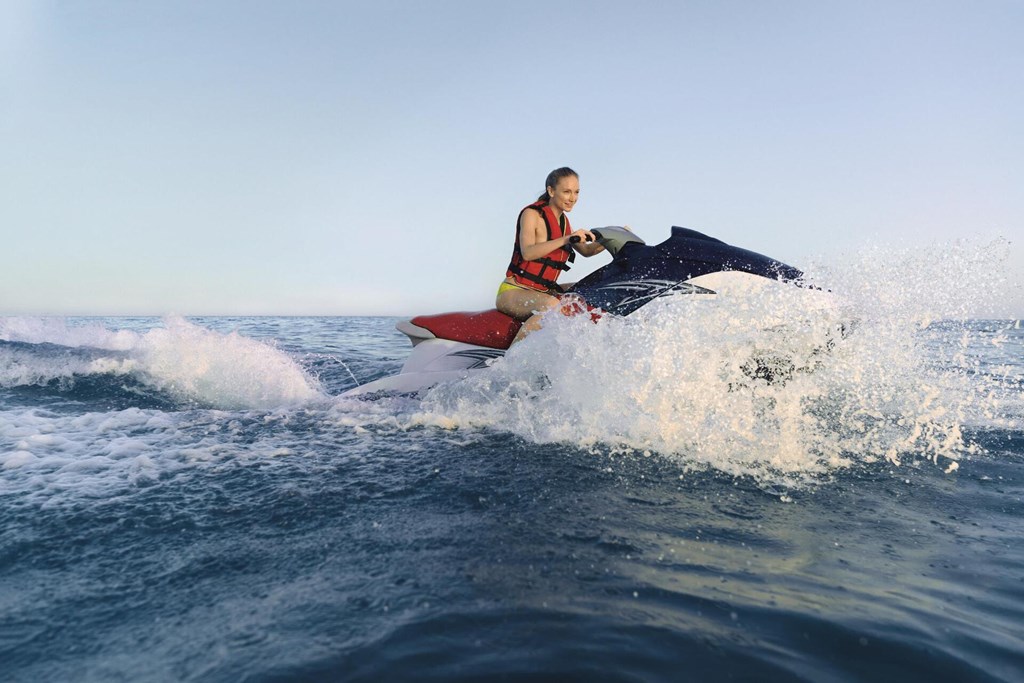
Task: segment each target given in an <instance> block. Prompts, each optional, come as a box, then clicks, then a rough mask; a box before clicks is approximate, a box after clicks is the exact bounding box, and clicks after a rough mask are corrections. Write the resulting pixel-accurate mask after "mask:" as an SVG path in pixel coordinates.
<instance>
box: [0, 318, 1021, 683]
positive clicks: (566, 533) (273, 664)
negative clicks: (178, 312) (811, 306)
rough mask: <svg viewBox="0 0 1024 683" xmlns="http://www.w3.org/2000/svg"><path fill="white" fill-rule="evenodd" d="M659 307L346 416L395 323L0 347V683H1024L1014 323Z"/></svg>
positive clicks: (365, 403)
mask: <svg viewBox="0 0 1024 683" xmlns="http://www.w3.org/2000/svg"><path fill="white" fill-rule="evenodd" d="M673 305H675V304H672V303H671V302H670V303H668V304H665V306H663V307H662V308H660V309H654V310H652V312H651V313H650V314H649V315H648V316H647V317H646V318H642V319H639V320H637V321H633V318H632V317H631V318H629V319H627V320H626V321H623V322H621V323H620V322H616V321H610V322H605V323H602V324H598V325H593V324H591V323H590V322H589V321H579V320H572V319H565V320H560V321H555V322H553V323H552V324H551V325H549V326H547V327H545V329H543V330H541V332H538V333H536V335H535V337H531V338H530V339H528V340H526V341H525V342H523V343H522V345H521V346H520V348H519V349H518V350H517V351H516V353H510V354H509V355H508V356H507V357H506V358H505V359H504V360H503V361H500V362H499V363H497V364H495V366H494V367H492V368H491V369H489V370H487V371H485V372H484V373H480V374H479V375H477V376H474V377H472V378H469V379H467V380H466V381H464V382H456V383H453V384H450V385H444V386H441V387H438V388H437V389H435V390H434V391H432V392H430V393H428V394H427V395H425V396H420V397H414V396H387V395H384V396H376V397H373V398H371V399H369V400H362V399H354V398H345V397H341V396H340V394H342V393H343V392H344V391H345V390H347V389H350V388H352V387H354V386H356V385H357V384H360V383H365V382H367V381H370V380H373V379H377V378H380V377H383V376H386V375H389V374H392V373H395V372H397V371H398V370H399V369H400V368H401V365H402V362H403V359H404V357H405V356H406V354H407V351H408V346H409V345H408V341H407V340H406V339H405V338H404V336H403V335H401V334H400V333H398V332H396V331H395V329H394V324H395V322H396V319H394V318H384V317H379V318H374V317H334V318H301V317H299V318H261V317H250V318H227V317H220V318H188V319H185V318H165V319H160V318H68V319H55V318H30V317H13V318H0V679H2V680H4V681H33V682H35V681H133V682H138V681H267V682H269V681H485V680H486V681H490V680H506V681H547V680H550V681H726V680H729V681H1020V680H1024V504H1022V495H1024V400H1022V394H1024V330H1021V329H1019V323H1016V324H1015V321H1007V320H998V321H987V320H969V321H959V322H957V321H948V320H947V321H934V320H923V319H903V318H900V319H895V318H894V317H892V316H882V317H881V318H880V319H877V320H870V319H861V320H858V321H856V325H855V326H853V329H852V333H851V334H849V335H848V336H847V338H846V339H844V340H842V341H841V342H840V343H838V344H836V345H835V347H834V348H831V349H830V350H829V351H828V352H827V353H823V354H818V353H817V351H815V353H814V354H812V356H811V357H812V362H808V363H806V364H805V366H803V367H804V371H801V372H798V373H795V374H794V375H793V376H792V377H789V378H787V380H786V381H782V382H767V381H765V380H764V379H763V378H757V377H750V376H749V375H746V374H744V373H743V372H741V370H742V368H741V362H740V360H742V359H741V358H740V357H741V356H742V355H743V354H744V353H749V352H751V349H753V350H754V351H757V350H758V348H761V347H758V348H754V347H755V346H757V345H758V344H761V345H763V344H766V343H769V341H770V340H769V341H765V340H764V339H763V338H761V337H758V338H752V337H751V336H750V335H751V334H756V335H761V334H763V331H764V330H765V329H775V328H772V327H771V326H770V325H756V326H751V325H747V326H737V325H736V324H735V320H736V317H735V316H734V315H730V316H728V317H724V318H719V317H716V316H715V315H712V314H706V315H705V317H704V318H702V319H701V320H700V323H701V324H700V326H699V327H700V330H699V334H698V332H696V331H695V332H693V333H692V334H690V336H686V335H683V336H682V337H681V336H680V334H681V333H679V332H678V320H679V317H678V313H679V312H678V311H673V310H672V306H673ZM680 305H681V304H680ZM695 315H703V314H696V313H693V312H691V313H690V315H689V317H688V320H689V321H691V323H692V321H693V320H694V316H695ZM629 321H633V322H629ZM627 323H628V324H627ZM716 325H719V327H715V326H716ZM755 328H756V330H755ZM674 330H675V331H674ZM752 330H754V331H753V332H752ZM786 334H789V333H786ZM588 335H589V336H588ZM773 335H774V336H772V337H771V339H774V340H775V343H778V344H782V345H783V346H785V347H786V348H785V349H784V351H785V352H788V353H794V352H795V351H794V349H795V346H796V344H797V342H795V341H794V337H793V336H792V335H791V334H790V335H789V336H786V337H785V339H784V340H782V341H780V337H779V333H778V330H777V329H776V330H775V332H773ZM581 340H586V341H585V342H584V341H581ZM787 344H788V346H787ZM752 345H753V346H752ZM813 348H815V349H817V348H818V347H817V346H815V347H813ZM738 359H739V360H738ZM553 361H557V362H553Z"/></svg>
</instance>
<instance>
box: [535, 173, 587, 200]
mask: <svg viewBox="0 0 1024 683" xmlns="http://www.w3.org/2000/svg"><path fill="white" fill-rule="evenodd" d="M569 176H573V177H575V178H579V177H580V175H579V173H577V172H576V171H574V170H572V169H571V168H569V167H568V166H563V167H562V168H556V169H555V170H554V171H552V172H551V173H548V179H547V180H545V181H544V191H543V192H541V194H540V196H539V197H537V201H538V202H546V201H548V200H549V199H551V197H549V196H548V188H549V187H558V181H559V180H561V179H562V178H568V177H569Z"/></svg>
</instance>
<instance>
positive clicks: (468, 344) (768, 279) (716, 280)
mask: <svg viewBox="0 0 1024 683" xmlns="http://www.w3.org/2000/svg"><path fill="white" fill-rule="evenodd" d="M591 232H592V233H593V234H594V236H595V237H597V240H598V242H599V243H600V244H601V245H602V246H604V248H605V249H606V250H607V251H608V253H610V254H611V256H612V261H611V263H608V264H607V265H605V266H602V267H601V268H599V269H597V270H596V271H594V272H593V273H591V274H590V275H588V276H586V277H585V278H583V279H582V280H580V281H579V282H577V283H575V284H574V285H573V286H572V287H570V288H569V290H568V292H567V293H566V297H565V299H563V300H564V301H566V303H567V305H566V306H564V307H563V312H565V313H567V314H571V313H572V312H573V310H574V311H576V312H582V311H584V310H586V311H589V312H590V313H591V315H592V317H594V318H595V319H596V318H599V317H600V316H602V315H608V314H610V315H616V316H627V315H630V314H632V313H633V312H635V311H636V310H637V309H639V308H640V307H642V306H644V305H646V304H648V303H650V302H651V301H654V300H655V299H659V298H662V297H666V296H675V295H693V296H700V297H710V298H714V297H715V296H721V295H727V296H733V295H735V296H743V295H748V294H750V293H751V292H752V291H755V290H757V289H759V288H762V287H764V286H770V285H771V283H780V282H781V283H790V284H791V285H793V286H795V285H797V284H799V281H800V279H801V278H802V276H803V273H802V272H801V271H800V270H798V269H796V268H794V267H792V266H789V265H786V264H785V263H782V262H780V261H776V260H775V259H772V258H769V257H767V256H763V255H761V254H757V253H755V252H752V251H748V250H746V249H741V248H739V247H734V246H732V245H729V244H726V243H725V242H723V241H721V240H719V239H716V238H714V237H710V236H708V235H705V234H703V233H700V232H697V231H696V230H690V229H688V228H681V227H677V226H673V228H672V233H671V235H670V237H669V238H668V239H667V240H665V241H664V242H662V243H661V244H657V245H654V246H649V245H647V244H646V243H645V242H644V241H643V240H642V239H641V238H640V237H638V236H637V235H635V234H634V233H632V232H631V231H629V230H626V229H625V228H621V227H617V226H609V227H604V228H595V229H592V230H591ZM584 306H585V308H584ZM566 309H573V310H566ZM521 325H522V323H521V322H520V321H518V320H516V319H514V318H512V317H511V316H508V315H505V314H504V313H501V312H500V311H498V310H496V309H489V310H485V311H476V312H456V313H441V314H437V315H420V316H416V317H414V318H412V319H410V320H403V321H401V322H399V323H398V324H397V325H396V328H397V329H398V330H399V331H400V332H403V333H404V334H406V335H407V336H408V337H409V340H410V341H411V342H412V345H413V349H412V353H411V354H410V356H409V358H408V360H406V362H405V365H404V366H403V367H402V370H401V372H400V373H399V374H398V375H394V376H391V377H385V378H382V379H379V380H376V381H373V382H369V383H367V384H364V385H362V386H359V387H356V388H354V389H351V390H349V391H347V392H345V393H344V394H343V396H365V395H368V394H375V393H378V392H394V393H414V392H420V391H422V390H425V389H427V388H429V387H431V386H434V385H435V384H438V383H440V382H445V381H452V380H458V379H461V378H464V377H466V376H467V375H468V374H469V373H471V372H476V371H480V370H483V369H485V368H487V366H488V365H489V364H490V363H492V362H493V361H494V360H495V359H497V358H501V357H502V356H504V355H505V351H506V350H507V349H508V348H509V346H510V345H511V344H512V341H513V339H515V336H516V333H517V332H518V331H519V328H520V326H521Z"/></svg>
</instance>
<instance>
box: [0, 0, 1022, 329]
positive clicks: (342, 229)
mask: <svg viewBox="0 0 1024 683" xmlns="http://www.w3.org/2000/svg"><path fill="white" fill-rule="evenodd" d="M1022 36H1024V2H1021V1H1020V0H971V1H967V0H961V1H957V2H944V1H942V0H921V1H917V0H906V1H902V0H878V1H872V0H868V1H862V2H838V1H837V2H829V1H821V0H800V1H797V0H793V1H786V0H780V1H778V2H772V1H769V0H748V1H733V0H702V1H700V2H696V1H694V2H665V1H664V0H656V1H653V2H645V1H636V0H634V1H631V2H623V1H622V0H612V1H608V2H604V1H593V2H574V1H570V0H562V1H555V2H526V1H520V0H517V1H515V2H496V1H495V2H491V1H488V0H475V1H472V2H469V1H447V0H435V1H433V2H419V1H416V0H405V1H395V0H390V1H389V0H383V1H382V0H372V1H370V0H366V1H360V2H345V1H343V0H335V1H333V2H309V1H305V2H303V1H300V2H283V1H281V2H261V1H254V0H245V1H237V2H236V1H227V0H202V1H196V2H189V1H186V0H167V1H164V2H160V1H156V0H153V1H147V2H129V1H127V0H124V1H119V2H108V1H101V0H87V1H83V2H43V1H40V2H32V1H29V0H0V258H2V268H0V314H8V315H33V314H164V313H179V314H182V315H200V314H326V315H329V314H371V315H372V314H381V315H391V314H394V315H403V314H409V313H428V312H439V311H444V310H456V309H481V308H487V307H489V306H491V305H493V296H494V291H495V289H496V287H497V283H498V281H499V280H500V279H501V277H502V276H503V274H504V268H505V266H506V264H507V262H508V257H509V253H510V250H511V245H512V239H513V226H514V221H515V217H516V215H517V213H518V211H519V210H520V208H521V207H522V206H523V205H525V204H526V203H528V202H529V201H530V200H532V199H533V198H534V197H536V195H537V194H538V193H540V192H541V191H542V189H543V187H542V185H543V180H544V177H545V175H546V174H547V172H548V171H550V170H551V169H553V168H555V167H558V166H562V165H569V166H572V167H573V168H575V169H576V170H577V171H578V172H579V173H580V176H581V187H582V193H581V198H580V202H579V204H578V205H577V207H576V209H575V210H574V211H573V214H572V218H573V222H574V224H575V226H576V227H590V226H600V225H608V224H623V223H628V224H629V225H631V226H632V227H633V228H634V229H635V230H636V231H637V232H638V233H639V234H641V235H642V236H644V237H645V238H646V239H647V240H648V241H649V242H657V241H661V239H663V238H664V237H666V236H667V235H668V228H669V226H670V225H672V224H677V225H685V226H688V227H692V228H696V229H699V230H702V231H704V232H708V233H710V234H712V235H715V236H717V237H720V238H722V239H724V240H726V241H728V242H731V243H734V244H737V245H739V246H743V247H746V248H749V249H753V250H755V251H759V252H762V253H766V254H768V255H770V256H774V257H776V258H779V259H781V260H783V261H786V262H788V263H791V264H793V265H796V266H800V265H801V264H802V263H804V262H805V261H806V260H808V259H812V258H815V257H816V256H817V255H822V254H825V255H827V254H830V253H838V252H842V251H844V250H856V249H857V248H858V247H859V246H860V245H862V244H864V243H866V242H872V243H875V244H877V243H887V241H888V240H894V241H899V242H900V243H901V244H904V245H905V244H916V243H920V244H933V243H935V242H943V241H952V240H954V239H957V238H960V237H973V236H980V237H981V238H986V239H987V238H989V237H994V236H1003V237H1005V238H1008V239H1009V240H1011V242H1012V246H1011V251H1010V260H1009V267H1008V269H1009V272H1010V277H1011V282H1012V283H1014V284H1016V285H1017V287H1016V288H1009V289H1007V290H1005V291H1003V292H997V293H994V296H995V297H996V298H997V300H999V301H1000V302H1001V303H1000V304H999V305H1000V312H1001V313H1002V314H1003V315H1005V316H1006V317H1021V316H1024V292H1022V290H1021V289H1020V287H1019V283H1020V282H1021V281H1024V266H1022V264H1024V249H1022V247H1021V242H1022V241H1024V39H1022ZM606 258H607V257H601V256H599V257H596V258H594V259H590V260H588V262H587V265H586V266H584V267H581V268H578V269H576V270H574V274H579V273H585V272H588V271H589V270H591V269H592V268H593V267H596V266H598V265H600V264H601V263H603V262H604V260H606ZM602 259H604V260H602ZM577 262H578V263H579V262H580V261H579V260H578V261H577ZM590 262H593V263H590ZM587 266H589V267H587Z"/></svg>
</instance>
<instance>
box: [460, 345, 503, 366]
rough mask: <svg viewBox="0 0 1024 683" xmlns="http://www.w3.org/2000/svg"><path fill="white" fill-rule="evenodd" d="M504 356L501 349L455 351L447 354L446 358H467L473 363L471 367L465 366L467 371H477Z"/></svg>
mask: <svg viewBox="0 0 1024 683" xmlns="http://www.w3.org/2000/svg"><path fill="white" fill-rule="evenodd" d="M504 355H505V352H504V351H502V350H501V349H469V350H466V351H456V352H454V353H449V354H448V356H450V357H451V356H455V357H457V358H467V359H470V360H473V361H475V362H474V363H473V364H472V365H467V366H466V369H467V370H479V369H480V368H486V367H487V366H488V365H489V364H490V362H491V361H493V360H494V359H495V358H501V357H502V356H504Z"/></svg>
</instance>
